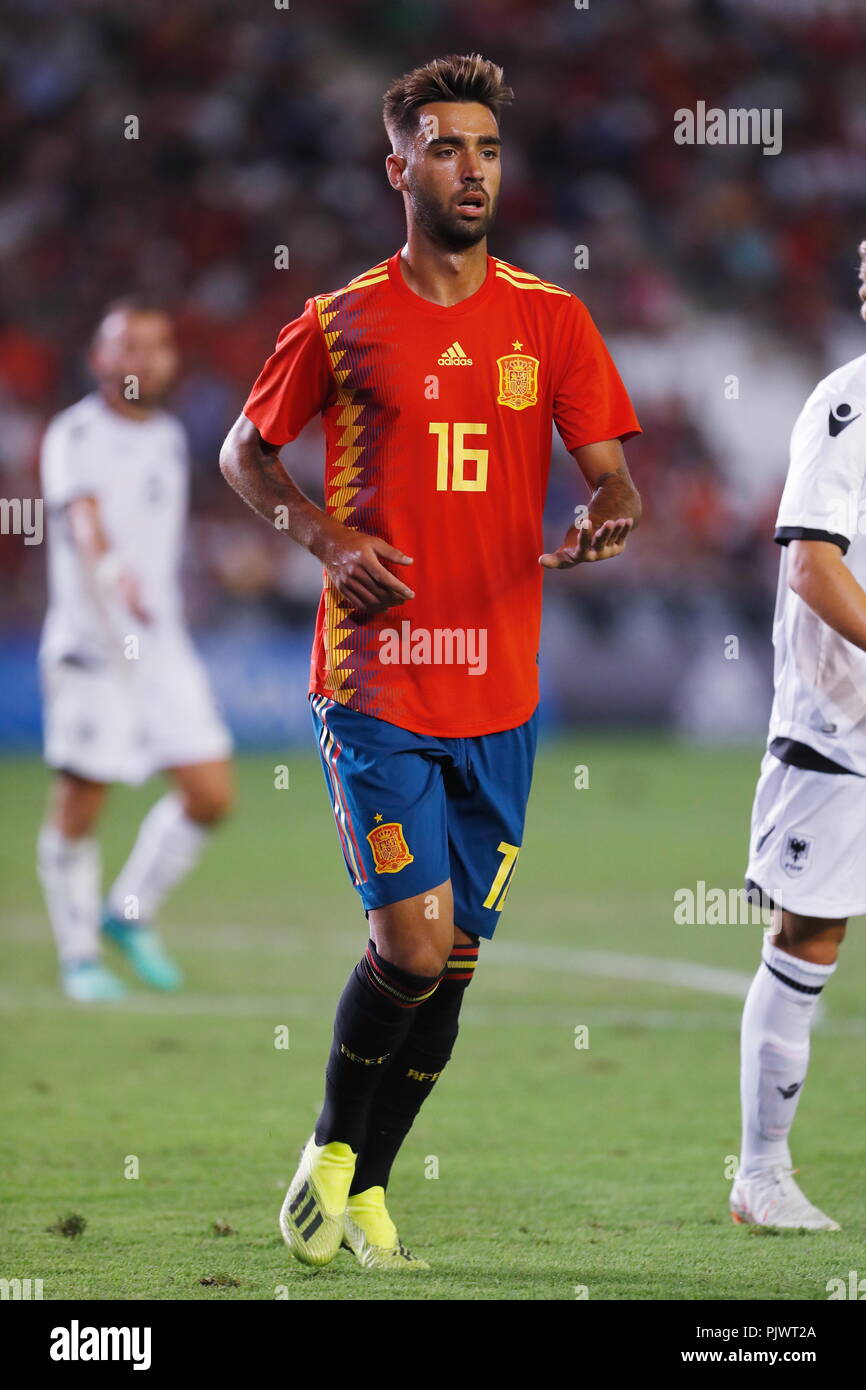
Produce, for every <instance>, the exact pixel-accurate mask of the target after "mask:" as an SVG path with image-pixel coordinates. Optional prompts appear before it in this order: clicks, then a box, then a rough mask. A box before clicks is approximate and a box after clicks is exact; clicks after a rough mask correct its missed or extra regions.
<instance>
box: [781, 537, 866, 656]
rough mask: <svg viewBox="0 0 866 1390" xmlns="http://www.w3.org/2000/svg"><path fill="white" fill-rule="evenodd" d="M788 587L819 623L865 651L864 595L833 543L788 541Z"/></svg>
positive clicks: (865, 612)
mask: <svg viewBox="0 0 866 1390" xmlns="http://www.w3.org/2000/svg"><path fill="white" fill-rule="evenodd" d="M788 557H789V567H788V587H789V588H790V589H792V590H793V591H794V593H795V594H796V595H797V596H798V597H799V598H801V599H802V600H803V602H804V603H805V604H806V605H807V607H809V608H811V609H812V612H813V613H816V614H817V615H818V617H819V618H820V619H821V621H822V622H825V623H826V624H827V626H828V627H831V628H833V631H834V632H838V634H839V636H840V637H844V638H845V641H846V642H851V643H853V645H854V646H855V647H859V648H860V649H861V651H866V592H864V590H863V589H862V588H861V587H860V585H859V584H858V583H857V580H856V579H855V578H854V576H853V574H852V573H851V571H850V570H849V568H848V566H847V565H846V564H845V562H844V560H843V558H842V551H841V550H840V549H839V547H838V545H836V544H834V542H833V541H802V540H800V541H791V542H790V544H789V546H788Z"/></svg>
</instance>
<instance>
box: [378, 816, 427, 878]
mask: <svg viewBox="0 0 866 1390" xmlns="http://www.w3.org/2000/svg"><path fill="white" fill-rule="evenodd" d="M367 839H368V840H369V841H370V848H371V850H372V851H373V860H374V862H375V866H376V873H377V874H398V873H399V872H400V870H401V869H405V867H406V865H407V864H411V863H413V862H414V859H415V856H414V854H410V853H409V846H408V845H407V844H406V836H405V835H404V834H403V826H402V825H401V824H400V822H399V821H396V820H392V821H386V822H385V824H384V825H377V826H376V828H375V829H374V830H371V831H370V833H369V835H368V836H367Z"/></svg>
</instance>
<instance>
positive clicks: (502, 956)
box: [2, 917, 753, 1000]
mask: <svg viewBox="0 0 866 1390" xmlns="http://www.w3.org/2000/svg"><path fill="white" fill-rule="evenodd" d="M45 931H46V928H45V926H44V924H43V923H42V922H40V921H39V920H38V919H37V918H28V917H15V918H9V919H7V921H6V923H4V924H3V928H2V935H3V936H5V937H6V938H7V939H8V940H15V941H25V940H26V941H28V942H33V940H34V938H41V936H42V934H43V933H44V932H45ZM182 933H183V947H184V949H185V950H193V951H206V952H208V953H212V952H214V951H216V952H227V953H229V954H232V953H237V952H241V951H243V952H244V953H247V954H248V953H249V952H250V951H251V950H253V951H256V952H258V953H260V954H267V955H281V956H286V955H290V954H292V953H295V952H303V951H306V950H308V949H309V945H310V936H309V928H305V929H304V930H303V933H300V932H298V931H297V930H294V929H293V928H292V926H291V925H287V926H286V927H273V926H270V925H268V926H260V925H249V926H238V925H235V924H230V923H219V924H214V925H210V926H209V925H206V924H204V923H201V924H198V925H185V926H184V927H183V928H182ZM191 936H198V937H200V938H202V939H201V940H198V941H192V940H190V937H191ZM315 941H316V948H317V949H318V950H322V949H323V948H324V949H326V950H327V951H328V954H329V955H335V956H340V955H343V954H345V953H346V952H347V951H349V950H352V949H360V946H362V945H363V932H352V931H348V930H343V931H324V932H316V934H315ZM359 943H360V945H359ZM482 964H483V967H484V969H485V970H487V969H489V968H491V967H494V968H495V967H496V966H504V967H505V968H506V969H520V970H545V971H550V972H552V973H554V974H567V975H576V976H592V977H594V978H596V979H605V980H635V981H637V982H638V983H641V984H647V983H649V984H658V985H667V986H669V987H672V988H675V989H689V990H693V991H697V992H698V993H701V994H713V995H716V996H719V997H721V998H726V999H737V1000H742V999H744V998H745V996H746V992H747V990H748V988H749V985H750V984H751V982H752V978H753V976H752V974H746V973H745V972H744V971H741V970H730V969H725V968H723V967H721V966H716V965H699V964H697V963H696V962H693V961H683V960H668V959H667V958H665V957H663V956H633V955H628V954H621V953H620V952H618V951H589V950H581V949H578V948H575V947H571V946H546V945H544V944H542V943H538V944H537V945H536V944H532V943H528V942H514V941H499V942H495V943H485V945H484V947H483V949H482Z"/></svg>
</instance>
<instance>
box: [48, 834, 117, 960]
mask: <svg viewBox="0 0 866 1390" xmlns="http://www.w3.org/2000/svg"><path fill="white" fill-rule="evenodd" d="M36 866H37V870H38V873H39V879H40V882H41V883H42V891H43V893H44V894H45V905H46V907H47V908H48V916H49V918H50V920H51V928H52V930H53V932H54V940H55V941H56V943H57V954H58V956H59V957H60V964H61V966H69V965H74V964H75V963H76V962H78V961H85V960H97V959H98V958H99V927H100V904H99V894H100V879H101V868H100V860H99V845H98V843H97V841H96V840H94V839H91V838H90V836H83V837H82V838H80V839H77V840H70V839H67V837H66V836H65V835H62V834H61V833H60V831H59V830H58V829H57V827H56V826H55V825H51V824H50V823H49V822H46V823H45V824H44V825H43V826H42V827H41V829H40V831H39V837H38V840H37V853H36Z"/></svg>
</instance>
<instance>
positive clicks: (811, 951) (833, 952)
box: [770, 912, 847, 965]
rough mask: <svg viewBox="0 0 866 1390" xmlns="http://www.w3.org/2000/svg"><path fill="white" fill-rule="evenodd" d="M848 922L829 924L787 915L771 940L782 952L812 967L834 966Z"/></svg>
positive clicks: (783, 917)
mask: <svg viewBox="0 0 866 1390" xmlns="http://www.w3.org/2000/svg"><path fill="white" fill-rule="evenodd" d="M846 926H847V923H846V922H826V921H823V920H820V919H818V918H813V917H801V916H799V915H797V914H796V913H789V912H785V913H784V914H783V915H782V922H781V924H780V928H779V930H778V931H777V932H774V933H773V934H772V935H771V937H770V941H771V942H772V944H773V945H774V946H777V947H778V949H779V950H780V951H786V952H787V953H788V955H791V956H796V957H797V958H798V959H799V960H805V961H809V962H810V963H811V964H812V965H835V964H836V961H837V959H838V957H839V947H840V946H841V944H842V942H843V941H844V939H845V928H846Z"/></svg>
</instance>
